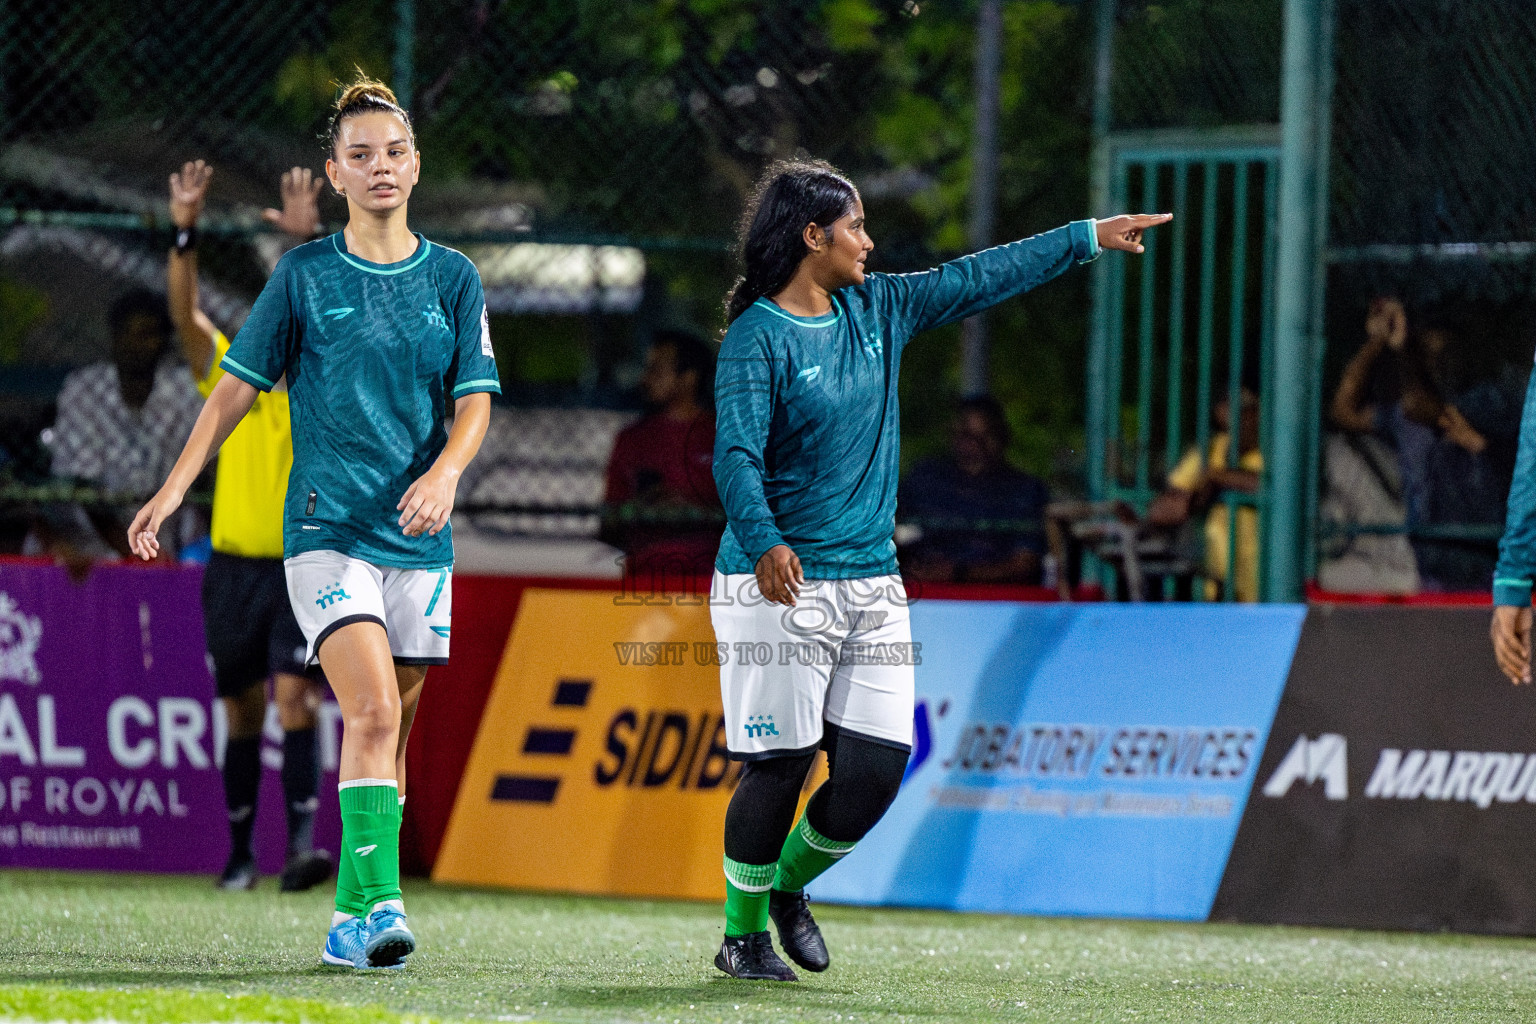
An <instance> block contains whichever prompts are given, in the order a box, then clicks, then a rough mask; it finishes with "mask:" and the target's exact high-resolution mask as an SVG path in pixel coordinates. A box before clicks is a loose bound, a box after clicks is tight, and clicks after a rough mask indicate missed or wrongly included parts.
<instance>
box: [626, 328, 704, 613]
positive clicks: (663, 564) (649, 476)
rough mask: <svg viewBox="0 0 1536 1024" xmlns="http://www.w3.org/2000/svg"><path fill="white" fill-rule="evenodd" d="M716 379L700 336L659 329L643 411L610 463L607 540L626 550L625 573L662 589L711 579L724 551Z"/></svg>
mask: <svg viewBox="0 0 1536 1024" xmlns="http://www.w3.org/2000/svg"><path fill="white" fill-rule="evenodd" d="M714 376H715V355H714V350H713V348H712V347H711V346H710V344H709V343H708V342H706V341H705V340H704V339H703V338H700V337H698V336H697V335H694V334H689V333H686V332H683V331H659V332H657V334H656V337H655V338H654V340H652V342H651V347H650V350H649V351H648V352H647V353H646V359H645V372H644V374H643V375H642V376H641V378H640V390H641V393H642V395H643V396H644V398H645V404H646V414H645V416H643V417H642V418H641V419H640V420H639V421H638V422H636V423H634V424H631V425H630V426H628V427H626V428H625V429H624V430H622V431H621V432H620V433H619V436H618V437H617V438H616V439H615V441H614V444H613V453H612V455H610V456H609V459H608V473H607V488H606V493H605V495H604V498H603V501H604V504H605V506H606V513H605V516H604V528H603V538H604V539H605V540H607V541H608V542H609V543H611V544H613V545H614V546H615V547H618V548H620V549H622V550H623V551H624V554H625V561H626V572H628V573H629V574H630V575H631V576H637V577H639V576H643V577H646V578H647V582H651V583H654V584H656V586H657V587H658V588H660V587H661V586H664V585H665V580H666V578H667V577H668V576H674V577H679V578H680V577H684V576H687V577H693V576H699V575H708V574H709V572H710V571H711V570H712V569H713V568H714V564H715V554H716V552H717V551H718V549H719V547H720V530H721V527H722V523H723V521H724V513H723V511H722V509H721V505H720V498H719V495H717V494H716V493H715V477H714V457H715V414H714V410H713V409H712V408H711V398H712V396H713V393H714Z"/></svg>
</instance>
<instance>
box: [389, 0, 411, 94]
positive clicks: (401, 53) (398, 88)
mask: <svg viewBox="0 0 1536 1024" xmlns="http://www.w3.org/2000/svg"><path fill="white" fill-rule="evenodd" d="M390 77H392V78H393V79H394V87H395V98H396V99H398V100H399V101H400V105H401V106H402V107H404V108H405V109H406V110H410V109H411V101H412V100H413V99H414V90H412V88H411V83H412V82H414V81H415V80H416V0H395V59H394V67H393V68H392V69H391V76H390Z"/></svg>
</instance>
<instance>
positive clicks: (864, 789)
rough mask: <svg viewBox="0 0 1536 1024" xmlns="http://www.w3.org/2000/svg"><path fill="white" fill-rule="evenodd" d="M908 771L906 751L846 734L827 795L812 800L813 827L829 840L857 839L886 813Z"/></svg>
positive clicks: (833, 768) (833, 769) (850, 841)
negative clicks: (853, 737)
mask: <svg viewBox="0 0 1536 1024" xmlns="http://www.w3.org/2000/svg"><path fill="white" fill-rule="evenodd" d="M906 770H907V752H906V751H905V750H898V749H897V748H895V747H888V746H885V745H883V744H879V743H871V742H870V741H868V740H862V739H852V740H850V738H849V737H843V738H842V739H841V740H840V741H839V743H838V749H837V754H836V756H835V759H834V763H833V765H832V779H831V782H830V784H829V787H828V789H827V793H826V795H825V798H824V799H818V800H816V801H813V805H814V811H813V820H812V822H811V824H812V826H814V827H815V828H817V829H818V830H819V831H821V832H822V834H823V835H825V836H827V838H829V839H835V840H837V841H838V842H845V843H852V842H858V841H859V840H860V839H863V838H864V836H865V834H866V833H868V832H869V830H870V829H872V828H874V827H875V824H876V823H877V822H879V820H880V819H881V818H882V817H884V816H885V812H886V811H887V810H888V809H889V808H890V806H891V802H892V801H894V800H895V799H896V794H897V792H898V791H899V790H900V789H901V779H902V776H903V775H905V774H906ZM818 796H820V794H818ZM823 826H825V828H823Z"/></svg>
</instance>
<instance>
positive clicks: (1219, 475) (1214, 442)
mask: <svg viewBox="0 0 1536 1024" xmlns="http://www.w3.org/2000/svg"><path fill="white" fill-rule="evenodd" d="M1241 394H1242V399H1241V401H1242V409H1241V411H1240V413H1239V415H1238V432H1237V436H1238V452H1239V454H1238V458H1237V460H1236V465H1233V463H1232V459H1231V457H1230V452H1231V447H1232V444H1231V433H1232V427H1231V423H1232V410H1231V403H1230V401H1229V399H1228V398H1222V399H1221V401H1220V402H1218V403H1217V404H1216V409H1215V411H1214V413H1213V416H1212V418H1213V419H1214V420H1215V426H1216V432H1215V433H1214V434H1212V435H1211V438H1210V443H1209V445H1208V446H1207V449H1206V451H1204V452H1201V451H1200V450H1198V449H1197V448H1191V449H1190V450H1189V451H1188V452H1186V453H1185V454H1184V457H1183V458H1182V459H1180V460H1179V463H1178V465H1176V466H1175V467H1174V468H1173V470H1172V472H1170V473H1169V474H1168V484H1167V487H1166V489H1164V491H1163V492H1162V493H1161V494H1159V495H1158V496H1157V497H1156V498H1155V499H1154V500H1153V502H1152V505H1151V507H1150V508H1148V510H1147V521H1148V522H1149V524H1151V525H1152V526H1155V527H1161V528H1164V529H1175V528H1177V527H1179V526H1181V525H1183V524H1184V523H1186V522H1188V521H1189V520H1190V519H1192V518H1193V517H1195V516H1197V515H1199V514H1200V512H1201V511H1204V510H1207V509H1208V510H1209V511H1207V512H1206V516H1205V531H1204V533H1205V537H1204V542H1205V543H1204V549H1205V553H1204V557H1203V565H1204V568H1203V569H1202V574H1203V575H1204V576H1205V595H1204V596H1205V599H1206V600H1207V601H1214V600H1218V599H1219V598H1220V597H1221V596H1222V588H1223V587H1225V585H1226V579H1227V559H1228V553H1229V551H1230V552H1232V553H1233V555H1234V556H1235V564H1234V567H1233V574H1232V589H1233V592H1234V596H1235V597H1236V598H1237V600H1239V601H1257V600H1258V599H1259V513H1258V510H1257V509H1256V508H1254V507H1253V506H1252V505H1239V506H1238V507H1237V514H1236V516H1235V517H1232V518H1235V519H1236V522H1237V539H1236V543H1235V544H1234V543H1233V542H1232V539H1231V533H1230V530H1229V526H1230V520H1229V515H1228V511H1227V503H1226V502H1225V501H1224V500H1222V495H1223V493H1225V492H1237V493H1240V494H1255V493H1257V492H1258V489H1259V478H1260V474H1262V473H1263V471H1264V455H1263V453H1262V452H1261V451H1260V450H1259V399H1258V396H1257V395H1256V394H1254V392H1253V391H1251V390H1250V389H1248V388H1246V387H1245V388H1243V389H1242V392H1241Z"/></svg>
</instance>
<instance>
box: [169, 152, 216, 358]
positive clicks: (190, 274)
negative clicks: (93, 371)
mask: <svg viewBox="0 0 1536 1024" xmlns="http://www.w3.org/2000/svg"><path fill="white" fill-rule="evenodd" d="M212 177H213V168H212V167H209V166H208V165H207V164H206V163H204V162H203V161H201V160H188V161H187V162H186V163H185V164H183V165H182V168H181V170H180V171H178V172H176V173H175V174H172V175H171V220H172V221H173V222H174V223H175V225H176V227H177V228H180V229H182V230H186V231H190V230H193V229H195V228H196V227H197V218H198V217H199V216H201V215H202V212H203V203H204V201H205V200H206V199H207V198H208V182H209V179H211V178H212ZM166 259H167V262H166V268H165V286H166V287H165V291H166V297H167V299H168V300H169V303H170V314H171V323H172V324H173V325H175V327H176V338H177V340H178V341H180V342H181V354H182V355H183V356H184V357H185V358H186V360H187V364H188V365H189V366H191V367H192V375H193V376H194V377H196V378H198V379H202V378H203V377H205V376H207V374H208V371H209V370H210V369H212V368H213V344H214V343H213V339H214V336H215V335H216V334H217V333H218V328H216V327H214V325H213V321H212V320H210V319H208V317H207V315H206V314H205V313H204V312H203V311H202V310H201V309H199V308H198V306H197V250H196V249H194V248H189V249H187V250H186V251H184V252H181V251H178V250H176V249H172V250H171V251H170V255H169V256H168V257H167V258H166Z"/></svg>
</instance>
